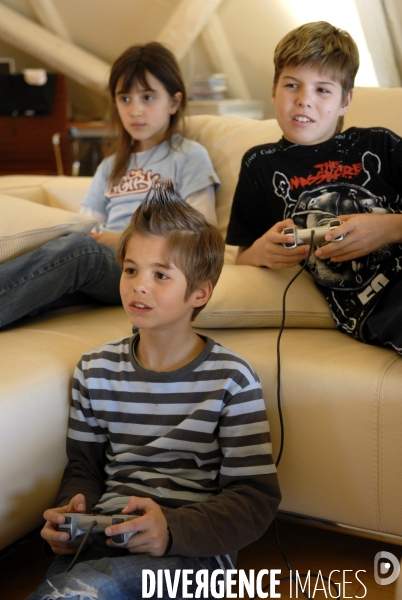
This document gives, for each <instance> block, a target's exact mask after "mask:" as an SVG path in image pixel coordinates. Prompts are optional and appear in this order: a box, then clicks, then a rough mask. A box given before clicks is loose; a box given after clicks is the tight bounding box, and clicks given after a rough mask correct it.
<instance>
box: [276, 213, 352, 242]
mask: <svg viewBox="0 0 402 600" xmlns="http://www.w3.org/2000/svg"><path fill="white" fill-rule="evenodd" d="M342 223H343V221H341V220H340V219H333V220H332V221H329V223H328V224H327V225H322V226H321V227H312V228H311V229H297V227H285V229H283V230H282V233H284V234H285V235H293V237H294V242H285V243H284V244H283V245H284V246H285V248H296V246H300V245H301V244H309V243H310V240H311V233H312V232H313V245H314V246H323V245H324V244H328V242H326V241H325V236H326V235H327V233H329V232H330V231H332V229H336V228H337V227H339V225H342ZM344 237H345V236H344V235H340V236H338V237H337V238H335V239H334V240H332V241H333V242H340V241H341V240H343V238H344Z"/></svg>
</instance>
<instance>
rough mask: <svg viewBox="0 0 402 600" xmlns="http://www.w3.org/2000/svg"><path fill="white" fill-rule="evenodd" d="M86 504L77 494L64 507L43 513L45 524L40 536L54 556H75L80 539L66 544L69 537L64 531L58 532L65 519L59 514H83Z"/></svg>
mask: <svg viewBox="0 0 402 600" xmlns="http://www.w3.org/2000/svg"><path fill="white" fill-rule="evenodd" d="M85 509H86V502H85V496H84V495H83V494H77V495H76V496H74V498H72V500H71V501H70V503H69V504H67V505H66V506H60V507H58V508H49V509H48V510H45V512H44V513H43V517H44V518H45V519H46V523H45V525H44V527H43V529H42V531H41V533H40V534H41V536H42V538H43V539H44V540H46V541H47V542H48V543H49V545H50V547H51V549H52V550H53V552H54V553H55V554H75V552H76V551H77V548H78V546H79V545H80V543H81V541H82V539H79V538H76V539H75V540H74V541H73V542H70V543H66V542H68V540H69V539H70V536H69V534H68V533H66V532H65V531H58V529H57V528H58V526H59V524H62V523H64V521H65V517H63V515H62V514H61V513H68V512H71V513H85Z"/></svg>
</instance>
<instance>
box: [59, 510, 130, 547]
mask: <svg viewBox="0 0 402 600" xmlns="http://www.w3.org/2000/svg"><path fill="white" fill-rule="evenodd" d="M63 516H64V517H65V519H66V520H65V522H64V523H62V524H60V525H59V531H65V532H66V533H68V534H69V535H70V539H69V542H72V541H73V540H75V538H76V537H78V536H80V535H83V534H85V533H86V532H87V531H88V529H89V526H90V525H91V523H93V522H94V521H96V525H95V526H94V528H93V529H92V531H93V532H94V533H99V532H101V531H105V529H106V527H109V525H117V524H118V523H123V521H130V519H136V518H137V517H138V515H109V516H107V515H96V514H94V515H84V514H81V513H63ZM135 533H137V532H136V531H130V532H125V533H120V534H119V535H113V536H112V541H113V543H114V544H115V545H116V546H125V545H126V544H127V542H128V540H129V539H130V538H131V537H132V536H133V535H134V534H135Z"/></svg>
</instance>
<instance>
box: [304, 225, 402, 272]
mask: <svg viewBox="0 0 402 600" xmlns="http://www.w3.org/2000/svg"><path fill="white" fill-rule="evenodd" d="M338 218H339V219H341V220H342V221H345V222H344V223H343V224H342V225H340V226H339V227H337V228H336V229H334V230H332V231H331V232H330V233H328V234H327V235H326V236H325V239H326V241H327V242H330V241H331V240H333V239H335V238H336V237H337V236H339V235H341V234H343V235H345V237H344V239H343V240H342V241H341V242H334V243H329V244H327V245H325V246H321V247H320V248H317V250H316V251H315V255H316V256H317V258H320V259H322V260H325V259H326V258H330V259H331V260H332V261H333V262H342V261H345V260H353V259H355V258H359V257H361V256H366V255H367V254H370V253H371V252H374V250H378V249H379V248H382V247H383V246H385V245H386V244H394V243H398V242H401V241H402V215H394V214H384V215H379V214H372V213H366V214H354V215H339V217H338ZM346 234H347V235H346Z"/></svg>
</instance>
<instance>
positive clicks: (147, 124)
mask: <svg viewBox="0 0 402 600" xmlns="http://www.w3.org/2000/svg"><path fill="white" fill-rule="evenodd" d="M146 79H147V81H148V84H149V88H144V87H143V86H142V85H140V84H139V83H138V82H137V83H135V84H134V86H133V87H132V88H131V90H130V91H129V92H125V93H123V92H122V81H119V82H118V84H117V88H116V94H115V101H116V106H117V111H118V113H119V117H120V120H121V122H122V125H123V127H124V129H125V130H126V131H127V133H128V134H129V135H130V136H131V137H132V138H133V140H136V141H137V142H138V147H137V149H138V151H139V152H143V151H145V150H149V149H150V148H152V147H153V146H156V145H157V144H160V143H161V142H163V141H164V140H165V139H166V135H167V131H168V128H169V123H170V116H171V115H173V114H175V113H176V112H177V110H178V108H179V106H180V102H181V99H182V93H181V92H176V94H174V96H170V94H169V93H168V92H167V90H166V88H165V87H164V85H163V84H162V83H161V82H160V81H159V79H156V77H154V76H153V75H151V73H148V72H147V73H146Z"/></svg>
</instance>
